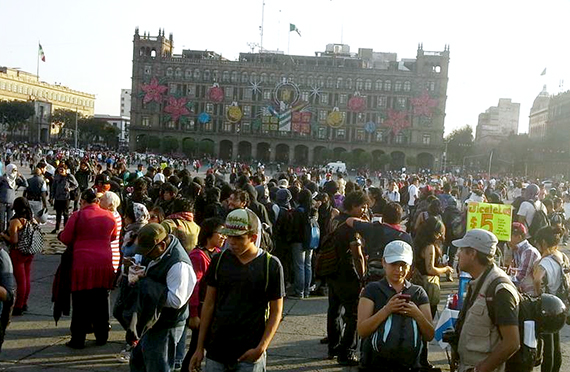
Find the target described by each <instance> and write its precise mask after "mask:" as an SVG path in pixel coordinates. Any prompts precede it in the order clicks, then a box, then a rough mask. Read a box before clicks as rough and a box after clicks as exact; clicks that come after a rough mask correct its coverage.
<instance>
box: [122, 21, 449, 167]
mask: <svg viewBox="0 0 570 372" xmlns="http://www.w3.org/2000/svg"><path fill="white" fill-rule="evenodd" d="M133 46H134V48H133V73H132V81H133V86H132V101H131V128H130V136H129V138H130V147H131V149H132V150H139V151H144V150H145V149H153V150H154V149H156V150H162V151H168V152H179V153H180V152H184V153H190V154H192V153H196V151H206V152H213V153H214V155H215V156H218V157H220V158H222V159H243V160H246V159H258V160H261V161H265V162H273V161H276V162H283V163H288V162H289V163H291V164H315V163H319V164H322V163H324V162H325V161H327V160H339V159H343V158H345V159H346V158H347V156H346V155H342V153H344V152H352V158H353V159H365V160H366V159H367V160H368V161H363V162H364V163H368V162H369V161H371V162H372V164H377V162H378V161H380V160H381V159H383V160H381V161H384V162H385V161H386V157H382V156H381V155H382V154H387V155H389V157H390V158H389V159H390V163H391V168H392V169H401V168H402V167H406V166H412V167H415V166H417V167H418V168H423V169H425V168H430V169H439V167H441V154H442V144H443V130H444V117H445V104H446V99H447V96H446V92H447V81H448V64H449V49H448V48H447V46H446V47H445V49H444V50H443V51H441V52H428V51H424V50H423V46H422V45H419V46H418V49H417V55H416V58H415V59H401V60H398V59H397V56H396V54H394V53H378V52H374V51H373V50H372V49H362V48H361V49H359V50H358V53H351V52H350V48H349V46H347V45H342V44H340V45H339V44H329V45H328V46H327V48H326V50H325V51H324V52H317V53H315V56H296V55H283V54H277V53H265V52H263V53H241V54H240V56H239V59H238V60H236V61H229V60H227V59H225V58H223V57H222V56H221V55H220V54H217V53H215V52H211V51H207V50H206V51H197V50H183V51H182V54H180V55H174V53H173V36H172V34H170V36H169V37H168V38H167V37H165V35H164V31H163V30H160V31H159V35H158V36H150V35H148V34H147V33H144V34H143V35H141V34H139V31H138V29H137V30H136V31H135V35H134V45H133ZM362 153H368V154H369V155H366V156H364V155H361V154H362Z"/></svg>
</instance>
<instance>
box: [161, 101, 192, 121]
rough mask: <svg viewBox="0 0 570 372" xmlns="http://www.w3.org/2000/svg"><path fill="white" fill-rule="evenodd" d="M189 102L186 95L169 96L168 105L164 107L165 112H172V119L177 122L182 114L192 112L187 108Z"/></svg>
mask: <svg viewBox="0 0 570 372" xmlns="http://www.w3.org/2000/svg"><path fill="white" fill-rule="evenodd" d="M187 103H188V99H186V98H185V97H182V98H178V99H176V98H174V97H168V106H166V107H165V108H164V112H166V113H168V114H170V116H171V117H172V121H174V122H176V121H178V118H180V117H181V116H183V115H188V114H190V111H189V110H188V109H187V108H186V104H187Z"/></svg>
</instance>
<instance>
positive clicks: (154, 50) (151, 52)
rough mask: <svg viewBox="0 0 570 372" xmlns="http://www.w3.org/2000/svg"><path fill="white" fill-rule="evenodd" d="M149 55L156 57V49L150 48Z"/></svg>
mask: <svg viewBox="0 0 570 372" xmlns="http://www.w3.org/2000/svg"><path fill="white" fill-rule="evenodd" d="M150 56H151V57H152V58H155V57H156V49H152V50H151V51H150Z"/></svg>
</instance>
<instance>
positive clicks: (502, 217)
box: [467, 203, 513, 241]
mask: <svg viewBox="0 0 570 372" xmlns="http://www.w3.org/2000/svg"><path fill="white" fill-rule="evenodd" d="M512 220H513V207H512V206H511V205H507V204H489V203H469V205H468V210H467V231H469V230H472V229H485V230H488V231H490V232H492V233H493V234H495V236H497V239H499V240H503V241H509V240H511V224H512Z"/></svg>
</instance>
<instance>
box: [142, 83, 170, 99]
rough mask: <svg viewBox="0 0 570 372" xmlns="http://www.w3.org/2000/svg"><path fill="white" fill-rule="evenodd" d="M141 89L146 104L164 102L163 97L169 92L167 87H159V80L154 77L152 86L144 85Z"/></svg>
mask: <svg viewBox="0 0 570 372" xmlns="http://www.w3.org/2000/svg"><path fill="white" fill-rule="evenodd" d="M141 89H142V90H143V92H144V93H145V95H144V98H143V103H145V104H146V103H149V102H152V101H156V102H158V103H160V101H162V95H163V94H164V93H165V92H166V91H167V90H168V87H167V86H165V85H159V84H158V80H157V79H156V78H155V77H153V78H152V79H151V80H150V84H143V85H142V86H141Z"/></svg>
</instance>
